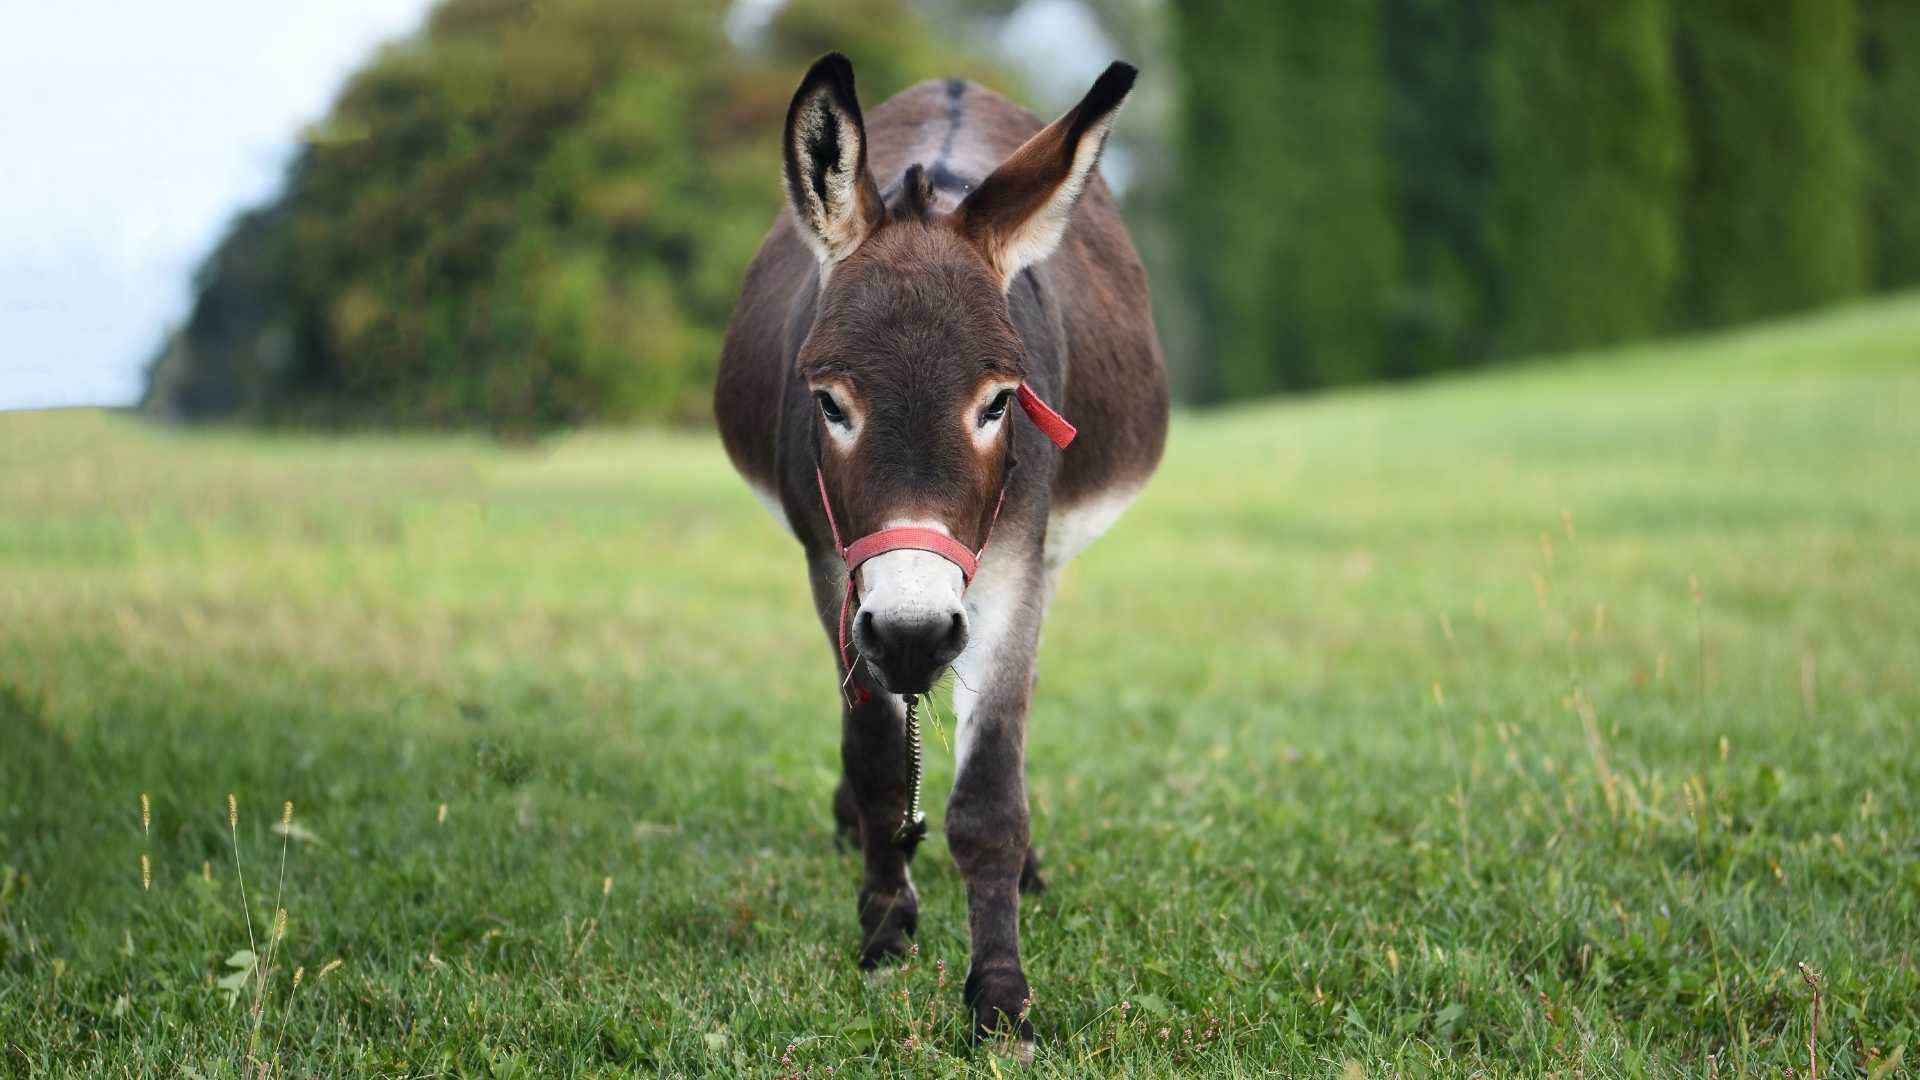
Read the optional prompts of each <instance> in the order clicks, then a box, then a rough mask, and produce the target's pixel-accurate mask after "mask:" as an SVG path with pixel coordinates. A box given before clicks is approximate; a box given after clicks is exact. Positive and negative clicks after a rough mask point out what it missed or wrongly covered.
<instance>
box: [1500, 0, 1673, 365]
mask: <svg viewBox="0 0 1920 1080" xmlns="http://www.w3.org/2000/svg"><path fill="white" fill-rule="evenodd" d="M1492 8H1493V32H1492V42H1493V44H1492V48H1491V55H1490V56H1489V58H1488V62H1487V63H1488V75H1487V79H1488V84H1489V96H1490V99H1491V108H1490V112H1491V114H1492V116H1491V119H1492V128H1493V143H1494V171H1495V175H1496V177H1497V180H1496V181H1495V183H1496V189H1497V190H1496V195H1495V197H1494V205H1493V206H1492V207H1491V213H1492V215H1493V219H1494V221H1493V233H1494V241H1493V243H1494V247H1495V260H1496V262H1497V264H1498V270H1497V271H1496V272H1497V274H1498V275H1499V277H1500V279H1501V285H1502V289H1501V294H1502V299H1503V301H1504V303H1503V311H1502V320H1501V324H1500V327H1499V330H1498V340H1497V342H1496V343H1495V348H1497V349H1498V350H1500V351H1502V352H1505V353H1509V354H1512V353H1524V352H1535V351H1541V350H1546V349H1555V348H1565V347H1568V346H1577V345H1588V344H1593V343H1596V342H1608V341H1619V340H1623V339H1626V338H1633V337H1643V336H1646V335H1648V334H1651V333H1654V332H1656V331H1658V330H1660V329H1662V328H1663V327H1664V326H1666V325H1667V319H1668V312H1669V309H1670V306H1671V303H1672V294H1673V288H1674V286H1675V284H1676V283H1677V281H1678V279H1679V274H1680V269H1681V266H1680V235H1679V233H1680V220H1679V213H1680V204H1679V202H1680V201H1679V196H1680V179H1681V165H1682V157H1683V154H1684V141H1683V140H1684V137H1683V133H1682V130H1681V126H1680V121H1681V117H1680V108H1679V100H1678V94H1677V87H1676V85H1675V81H1674V75H1673V67H1672V61H1671V56H1670V53H1669V43H1670V42H1671V40H1672V38H1671V35H1670V33H1669V30H1668V26H1667V6H1666V0H1581V2H1579V3H1569V4H1553V5H1542V4H1537V3H1533V2H1530V0H1492Z"/></svg>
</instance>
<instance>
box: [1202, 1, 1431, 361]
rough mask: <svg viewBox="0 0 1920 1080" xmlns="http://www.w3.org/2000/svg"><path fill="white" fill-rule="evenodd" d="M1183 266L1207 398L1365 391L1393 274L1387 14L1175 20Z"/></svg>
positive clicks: (1262, 12)
mask: <svg viewBox="0 0 1920 1080" xmlns="http://www.w3.org/2000/svg"><path fill="white" fill-rule="evenodd" d="M1180 13H1181V21H1180V26H1179V32H1178V34H1177V35H1176V41H1175V47H1174V48H1175V53H1176V55H1177V56H1178V58H1179V59H1180V63H1181V73H1182V76H1183V78H1184V81H1185V88H1186V96H1187V100H1186V106H1185V111H1186V130H1185V133H1184V134H1185V137H1184V142H1183V146H1182V149H1183V160H1182V170H1183V177H1184V182H1185V193H1184V197H1183V198H1182V199H1181V200H1180V205H1179V211H1178V212H1179V215H1180V217H1181V218H1182V219H1183V220H1184V222H1185V227H1184V232H1185V235H1186V252H1185V262H1186V267H1187V276H1188V278H1189V280H1190V282H1191V288H1192V292H1193V296H1194V299H1195V303H1196V306H1197V310H1198V313H1199V323H1200V331H1201V334H1202V336H1203V338H1204V347H1205V348H1206V349H1207V350H1208V352H1209V355H1210V356H1211V358H1212V360H1213V368H1212V376H1213V378H1212V380H1211V385H1209V386H1207V387H1206V388H1205V390H1206V393H1207V394H1208V396H1217V397H1244V396H1249V395H1253V394H1260V393H1266V392H1270V391H1272V390H1276V389H1279V388H1282V387H1302V386H1318V385H1323V384H1327V383H1336V382H1350V381H1354V380H1357V379H1364V378H1367V377H1370V376H1372V375H1373V374H1374V373H1375V372H1376V371H1377V370H1378V369H1379V365H1380V353H1381V345H1382V338H1383V332H1382V326H1383V313H1384V310H1385V306H1386V302H1387V296H1388V293H1389V290H1390V289H1391V287H1392V283H1393V281H1394V279H1395V275H1396V273H1397V267H1398V261H1399V244H1398V235H1397V233H1396V230H1395V227H1394V217H1393V200H1392V193H1391V190H1390V186H1389V178H1388V172H1387V163H1386V155H1385V151H1384V139H1383V129H1384V125H1385V111H1386V73H1385V66H1384V63H1383V61H1382V56H1381V50H1380V13H1379V10H1378V7H1377V5H1376V4H1374V3H1372V2H1370V0H1355V2H1351V3H1338V4H1326V3H1313V4H1275V5H1264V4H1242V3H1234V2H1231V0H1189V2H1187V3H1183V4H1182V5H1181V6H1180Z"/></svg>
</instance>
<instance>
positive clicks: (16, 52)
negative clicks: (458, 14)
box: [0, 0, 429, 409]
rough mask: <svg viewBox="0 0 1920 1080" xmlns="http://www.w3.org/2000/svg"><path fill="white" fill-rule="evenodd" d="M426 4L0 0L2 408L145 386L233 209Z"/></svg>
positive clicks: (264, 189)
mask: <svg viewBox="0 0 1920 1080" xmlns="http://www.w3.org/2000/svg"><path fill="white" fill-rule="evenodd" d="M428 6H429V4H428V0H290V2H286V3H263V2H261V0H51V2H40V0H23V2H20V3H6V4H0V10H3V11H4V12H5V16H6V18H5V21H6V31H5V33H0V409H21V408H44V407H49V406H60V405H123V404H128V403H131V402H133V401H135V400H136V399H137V398H138V397H139V395H140V392H141V390H142V389H143V388H144V384H143V373H144V369H145V366H146V363H147V361H148V360H149V359H150V358H151V357H152V355H153V353H154V351H155V349H156V348H157V347H158V345H159V343H160V340H161V338H162V336H163V335H164V334H165V332H166V330H167V328H168V327H169V326H171V325H173V324H176V323H178V322H179V321H180V320H181V319H183V318H184V317H185V315H186V313H187V309H188V305H189V302H190V291H189V290H190V285H191V281H192V276H193V270H194V268H195V267H196V266H197V265H198V264H199V262H200V260H201V259H203V258H204V257H205V256H206V254H207V252H208V251H210V250H211V249H212V247H213V244H214V242H215V241H216V240H217V239H218V238H219V235H220V233H221V231H222V229H223V228H224V227H225V225H226V224H227V222H228V221H229V220H230V219H231V218H232V217H233V215H234V213H235V212H236V211H238V210H241V209H243V208H245V207H247V206H251V205H255V204H258V203H261V202H264V201H265V200H266V199H267V198H268V197H269V196H271V195H272V193H273V192H274V190H275V189H276V188H277V186H278V185H279V182H280V179H281V176H282V174H283V170H284V169H285V167H286V164H287V162H288V161H289V160H290V158H291V156H292V153H293V150H294V143H295V139H296V137H297V135H298V133H299V131H300V129H301V127H302V125H304V124H305V123H307V122H308V121H311V120H315V119H318V118H320V117H321V116H323V115H324V114H325V112H326V110H327V107H328V105H329V104H331V102H332V100H333V95H334V93H335V91H336V90H337V89H338V88H339V86H340V83H341V82H342V81H343V80H344V78H345V77H346V75H347V73H348V72H350V71H352V70H353V69H354V68H355V67H357V66H358V65H359V63H360V62H361V61H362V60H364V59H365V58H366V57H367V56H368V55H369V54H370V53H371V52H372V51H373V49H374V48H375V47H376V46H377V45H378V44H379V43H380V42H382V41H384V40H386V39H389V38H392V37H396V36H398V35H401V34H405V33H407V32H409V31H411V30H413V29H415V28H417V27H418V26H419V24H420V22H421V20H422V19H423V18H424V17H425V14H426V11H427V8H428Z"/></svg>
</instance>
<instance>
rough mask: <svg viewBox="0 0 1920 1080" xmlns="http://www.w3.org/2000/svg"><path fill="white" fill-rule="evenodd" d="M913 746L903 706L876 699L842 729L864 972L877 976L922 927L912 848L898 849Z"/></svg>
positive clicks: (890, 698)
mask: <svg viewBox="0 0 1920 1080" xmlns="http://www.w3.org/2000/svg"><path fill="white" fill-rule="evenodd" d="M906 760H907V745H906V734H905V715H904V712H903V710H902V706H901V701H900V699H899V698H898V697H895V696H894V695H892V694H886V693H879V692H874V693H870V694H869V695H868V696H867V698H866V700H865V701H864V702H860V703H857V704H853V705H850V706H848V708H847V709H846V712H845V714H844V719H843V722H842V724H841V729H840V764H841V767H842V768H843V769H844V770H845V774H844V775H845V779H844V781H843V782H844V784H845V785H846V789H847V792H848V795H849V796H850V798H849V801H850V802H851V803H852V804H853V811H854V816H855V818H856V820H857V823H858V836H859V844H860V854H861V858H862V859H863V860H864V862H865V864H866V868H865V871H864V872H863V874H862V876H861V880H860V901H859V911H860V966H861V967H863V968H867V969H869V970H871V969H873V968H876V967H878V966H880V964H881V963H882V962H883V961H885V960H887V959H888V958H890V957H895V956H905V955H906V953H907V948H908V942H907V938H908V937H910V936H911V935H912V934H913V932H914V930H915V929H916V928H917V927H918V926H919V920H920V897H919V895H918V894H917V893H915V892H914V890H913V880H912V879H911V878H910V877H909V876H908V874H907V863H908V861H909V860H911V859H912V858H913V853H912V851H910V850H902V849H901V848H900V847H899V846H898V845H896V844H895V843H894V840H893V837H894V833H895V832H896V831H897V830H898V829H899V827H900V822H901V819H902V817H903V816H904V815H905V814H906V811H907V778H906Z"/></svg>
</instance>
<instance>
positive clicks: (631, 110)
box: [149, 0, 963, 428]
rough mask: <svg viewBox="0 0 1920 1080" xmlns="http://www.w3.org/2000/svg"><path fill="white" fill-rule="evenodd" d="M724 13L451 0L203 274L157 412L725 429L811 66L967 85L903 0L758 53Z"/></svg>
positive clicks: (354, 85) (833, 20) (869, 79)
mask: <svg viewBox="0 0 1920 1080" xmlns="http://www.w3.org/2000/svg"><path fill="white" fill-rule="evenodd" d="M724 14H725V9H724V7H722V6H720V5H711V4H687V5H678V4H664V3H631V2H627V0H446V2H445V3H443V4H441V5H440V6H439V7H438V8H436V9H435V11H434V13H433V15H432V16H431V18H430V20H429V22H428V25H427V27H426V29H425V30H424V32H422V33H421V34H420V35H418V36H417V37H416V38H414V39H411V40H408V41H405V42H402V43H399V44H396V45H394V46H391V47H389V48H387V49H386V50H384V51H383V52H382V53H381V54H380V55H379V56H377V57H376V58H375V59H374V60H373V62H372V63H370V64H369V65H368V66H367V67H366V68H364V69H363V70H361V71H360V72H358V73H357V74H356V75H354V76H353V78H352V79H351V80H350V81H349V83H348V84H347V86H346V88H345V89H344V90H343V91H342V93H341V95H340V98H339V100H338V101H337V102H336V104H335V106H334V108H333V109H332V111H331V112H330V113H329V115H328V117H327V119H326V120H325V121H324V122H322V123H321V124H320V125H318V126H316V128H315V129H314V130H313V131H312V132H310V133H309V135H308V138H307V141H306V145H305V147H304V149H303V151H302V152H301V154H300V155H299V157H298V160H297V161H296V163H295V164H294V166H293V168H292V170H291V173H290V176H289V180H288V184H287V187H286V190H285V193H284V194H283V195H282V196H281V197H280V198H279V200H277V201H276V203H275V204H274V205H273V206H272V207H270V208H268V210H266V211H264V212H262V213H260V214H256V215H250V216H248V217H245V218H242V219H241V221H240V223H239V224H238V225H237V226H236V227H235V229H234V230H233V231H232V232H231V233H230V234H229V235H228V237H227V238H226V239H225V240H224V241H223V242H222V244H221V246H220V248H219V249H218V250H217V251H216V252H215V254H214V256H213V257H212V258H211V259H210V260H209V261H208V264H207V266H206V268H205V270H204V271H203V273H202V275H201V278H200V282H199V285H200V289H199V296H198V299H197V301H196V304H195V308H194V311H193V314H192V316H191V317H190V318H189V320H188V322H187V324H186V325H185V326H184V327H183V328H182V329H181V331H180V332H179V333H178V334H177V335H175V336H174V338H173V339H172V340H171V341H170V342H169V343H168V345H167V346H166V348H165V349H164V350H163V352H162V354H161V357H160V358H159V360H158V362H157V363H156V365H155V368H154V371H153V373H152V377H151V380H150V390H149V399H150V401H151V402H152V404H154V405H155V406H156V407H158V408H163V409H166V410H169V411H173V412H176V413H180V414H186V415H197V416H206V415H241V416H246V417H251V418H256V419H262V420H272V421H293V422H317V423H345V424H369V423H400V424H427V425H452V424H467V423H484V424H489V425H492V426H495V427H499V428H538V427H542V426H546V425H551V424H557V423H570V422H579V421H584V420H622V419H632V418H651V419H669V420H677V419H693V418H703V417H704V416H705V415H706V409H707V404H706V403H707V396H708V391H709V388H710V386H711V380H712V373H713V366H714V363H715V361H716V358H717V356H718V353H719V345H720V336H721V334H722V332H723V329H724V327H725V323H726V319H727V315H728V313H729V311H730V310H731V308H732V304H733V301H734V297H735V294H736V293H737V291H738V289H739V282H740V275H741V272H742V271H743V269H744V268H745V265H746V262H747V260H748V259H749V258H751V257H752V254H753V251H754V249H755V248H756V247H757V246H758V244H759V241H760V238H761V237H762V236H763V235H764V233H765V231H766V227H767V222H768V221H769V219H770V218H771V216H772V214H773V212H774V211H775V209H776V208H777V206H778V205H779V198H780V195H779V192H780V185H779V169H780V165H779V160H780V159H779V153H778V150H777V144H778V131H779V125H780V123H781V121H782V119H783V117H784V116H785V112H786V106H787V100H788V98H789V96H790V95H791V94H792V91H793V87H794V85H795V84H796V82H797V80H798V78H799V75H800V73H801V72H802V71H803V70H804V69H805V65H806V64H807V63H808V62H810V61H811V60H812V59H813V58H814V57H815V56H817V55H818V54H819V53H821V52H825V51H827V49H828V48H829V47H838V48H841V49H844V50H846V51H848V52H849V53H850V54H851V55H852V56H853V57H854V59H855V63H856V65H857V66H858V68H859V71H860V76H861V91H862V95H863V96H864V97H865V98H866V100H867V101H868V102H869V103H874V102H878V101H879V100H881V99H882V98H884V97H885V96H887V95H888V94H890V93H892V92H894V91H896V90H898V89H900V88H901V87H902V86H904V85H905V84H906V83H907V82H909V81H910V80H912V79H916V78H920V77H925V76H927V75H930V74H945V73H947V72H949V71H953V70H963V68H962V67H961V58H960V57H959V56H958V55H956V54H955V53H953V52H952V51H950V50H948V49H946V48H945V47H943V46H942V45H940V44H939V42H937V41H936V39H935V38H934V37H933V36H932V35H931V34H929V33H928V32H927V31H926V29H925V27H924V26H923V25H922V24H921V23H920V22H919V21H918V19H917V18H916V17H915V16H914V14H913V12H912V11H911V9H910V8H909V7H908V5H907V3H906V0H854V2H850V3H832V2H829V0H795V2H793V3H790V4H788V5H787V6H785V7H784V8H783V9H782V10H781V11H780V13H779V14H778V16H777V17H776V18H775V19H774V20H773V22H772V24H771V25H770V26H769V27H768V28H767V32H766V35H765V40H764V41H763V42H761V43H760V48H759V49H758V50H757V55H756V56H751V57H745V56H742V55H740V53H739V51H738V50H737V49H736V48H735V46H734V44H733V43H732V42H730V41H729V40H728V39H727V37H726V33H725V30H724V27H723V18H722V17H723V16H724Z"/></svg>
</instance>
